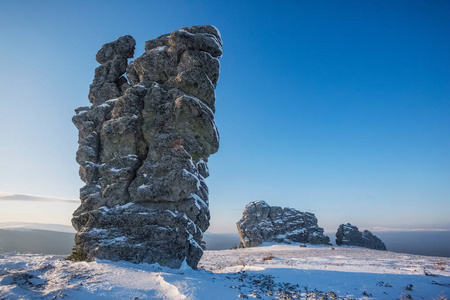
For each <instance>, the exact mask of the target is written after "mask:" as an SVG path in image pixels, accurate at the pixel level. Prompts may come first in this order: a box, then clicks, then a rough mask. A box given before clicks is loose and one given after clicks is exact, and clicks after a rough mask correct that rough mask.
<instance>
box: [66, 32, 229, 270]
mask: <svg viewBox="0 0 450 300" xmlns="http://www.w3.org/2000/svg"><path fill="white" fill-rule="evenodd" d="M135 44H136V42H135V40H134V39H133V38H132V37H131V36H123V37H120V38H119V39H117V40H116V41H114V42H111V43H108V44H105V45H103V47H102V49H101V50H100V51H99V52H98V53H97V56H96V59H97V61H98V62H99V63H100V64H101V65H100V66H99V67H98V68H97V69H96V70H95V76H94V80H93V83H92V84H91V86H90V91H89V100H90V102H91V103H92V106H90V107H80V108H78V109H76V110H75V112H76V115H75V116H74V117H73V118H72V121H73V123H74V124H75V126H76V127H77V128H78V130H79V148H78V151H77V156H76V159H77V162H78V163H79V164H80V171H79V174H80V177H81V179H82V180H83V181H84V182H85V183H86V185H85V186H84V187H83V188H81V190H80V199H81V205H80V207H79V208H78V209H77V210H76V211H75V212H74V214H73V219H72V224H73V226H74V227H75V229H76V230H77V231H78V232H77V235H76V238H75V243H76V247H75V250H74V255H73V258H77V259H81V260H83V259H86V260H92V259H94V258H100V259H109V260H113V261H117V260H126V261H131V262H135V263H140V262H146V263H159V264H161V265H164V266H169V267H173V268H179V267H180V266H181V265H182V263H183V262H186V263H187V264H188V265H189V266H191V267H192V268H196V267H197V263H198V261H199V260H200V258H201V256H202V253H203V251H202V249H201V247H200V246H199V244H200V242H201V240H202V236H203V232H204V231H205V230H206V229H207V228H208V227H209V219H210V212H209V200H208V187H207V186H206V183H205V178H206V177H208V176H209V171H208V167H207V162H208V157H209V156H210V155H211V154H214V153H215V152H217V150H218V148H219V134H218V132H217V128H216V125H215V122H214V111H215V107H214V104H215V91H214V90H215V87H216V84H217V81H218V78H219V57H220V56H221V55H222V40H221V37H220V33H219V31H218V30H217V29H216V28H215V27H214V26H208V25H204V26H192V27H188V28H182V29H180V30H175V31H173V32H172V33H171V34H166V35H163V36H160V37H159V38H157V39H154V40H151V41H147V42H146V44H145V50H146V51H145V53H144V54H143V55H142V56H140V57H138V58H136V59H135V60H134V61H132V62H130V63H129V64H128V59H129V58H132V57H133V55H134V48H135ZM125 72H126V76H125V75H124V74H125Z"/></svg>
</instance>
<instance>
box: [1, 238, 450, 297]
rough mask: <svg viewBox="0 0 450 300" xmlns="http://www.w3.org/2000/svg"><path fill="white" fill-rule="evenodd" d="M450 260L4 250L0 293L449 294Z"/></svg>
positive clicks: (259, 252) (280, 250)
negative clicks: (127, 256)
mask: <svg viewBox="0 0 450 300" xmlns="http://www.w3.org/2000/svg"><path fill="white" fill-rule="evenodd" d="M449 263H450V258H443V257H430V256H418V255H409V254H399V253H393V252H388V251H377V250H371V249H365V248H357V247H336V248H335V250H332V249H331V247H329V246H317V245H307V247H306V248H301V247H299V244H296V245H294V244H292V245H268V244H267V245H265V246H261V247H252V248H244V249H236V250H221V251H205V254H204V255H203V257H202V259H201V261H200V263H199V270H192V269H191V268H190V267H188V266H187V265H186V264H183V265H182V267H181V268H180V269H170V268H167V267H161V266H159V265H158V264H153V265H149V264H132V263H129V262H123V261H120V262H111V261H107V260H97V261H94V262H76V263H73V262H69V261H64V260H61V257H60V256H41V255H14V254H0V299H11V300H14V299H56V298H63V299H80V300H81V299H83V300H89V299H193V300H203V299H205V300H209V299H238V298H247V297H248V298H250V299H252V298H258V299H296V298H297V299H446V298H445V297H448V295H449V292H450V271H449V269H448V267H449ZM325 295H326V296H327V297H328V298H324V296H325ZM402 297H403V298H402Z"/></svg>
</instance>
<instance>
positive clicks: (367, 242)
mask: <svg viewBox="0 0 450 300" xmlns="http://www.w3.org/2000/svg"><path fill="white" fill-rule="evenodd" d="M336 245H338V246H341V245H347V246H358V247H364V248H369V249H375V250H386V245H385V244H384V243H383V242H382V241H381V240H380V239H379V238H378V237H376V236H375V235H373V234H372V233H371V232H370V231H369V230H364V231H363V232H361V231H359V230H358V227H356V226H354V225H352V224H350V223H347V224H341V225H339V228H338V230H337V232H336Z"/></svg>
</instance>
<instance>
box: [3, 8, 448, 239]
mask: <svg viewBox="0 0 450 300" xmlns="http://www.w3.org/2000/svg"><path fill="white" fill-rule="evenodd" d="M449 15H450V2H448V1H371V2H369V1H345V2H340V1H339V2H337V1H277V2H275V1H158V2H157V1H127V2H124V1H78V2H68V1H40V2H36V1H20V2H17V1H16V2H13V1H8V2H4V3H2V4H0V37H1V42H0V54H1V55H0V65H1V66H2V71H3V72H1V74H0V82H1V83H0V87H1V90H0V92H1V98H0V111H1V112H2V118H0V170H1V171H0V192H9V193H17V194H29V195H44V196H49V197H62V198H77V197H78V190H79V188H80V187H81V186H82V185H83V183H82V182H81V180H80V179H79V178H78V165H77V164H76V162H75V152H76V149H77V131H76V128H75V126H73V124H72V123H71V117H72V115H73V114H74V112H73V109H75V108H76V107H79V106H86V105H89V101H88V99H87V94H88V89H89V84H90V83H91V82H92V79H93V75H94V69H95V68H96V67H97V66H98V64H97V62H96V61H95V54H96V52H97V51H98V50H99V49H100V48H101V46H102V45H103V44H104V43H107V42H110V41H113V40H115V39H117V38H118V37H119V36H122V35H125V34H130V35H132V36H133V37H134V38H135V39H136V41H137V46H136V52H135V53H136V54H135V57H137V56H140V55H141V54H142V53H143V52H144V42H145V41H146V40H149V39H153V38H156V37H158V36H159V35H161V34H164V33H168V32H171V31H173V30H175V29H178V28H180V27H185V26H190V25H199V24H212V25H215V26H216V27H218V28H219V30H220V31H221V33H222V38H223V42H224V55H223V58H222V59H221V74H220V79H219V84H218V87H217V90H216V98H217V100H216V122H217V126H218V128H219V132H220V135H221V148H220V149H219V152H218V153H217V154H215V155H214V156H212V157H211V158H210V171H211V176H210V178H209V179H208V184H209V187H210V198H211V200H210V202H211V212H212V220H211V223H212V225H211V231H213V232H235V222H236V221H237V220H238V219H239V218H240V216H241V213H242V210H243V208H244V207H245V205H246V204H247V203H248V202H251V201H254V200H262V199H263V200H266V201H267V202H268V203H269V204H271V205H279V206H289V207H295V208H297V209H299V210H302V211H311V212H313V213H315V214H316V216H317V217H318V218H319V225H321V226H323V227H325V228H326V229H328V230H336V228H337V227H338V225H339V224H341V223H345V222H351V223H354V224H355V225H357V226H359V227H363V228H364V227H367V228H371V227H380V226H381V227H389V228H403V229H410V228H447V229H450V221H449V218H448V216H449V215H450V156H449V153H450V117H449V116H450V18H448V16H449ZM0 209H1V203H0ZM49 213H51V210H50V211H49ZM18 217H19V216H18ZM68 220H70V216H68ZM0 222H1V220H0Z"/></svg>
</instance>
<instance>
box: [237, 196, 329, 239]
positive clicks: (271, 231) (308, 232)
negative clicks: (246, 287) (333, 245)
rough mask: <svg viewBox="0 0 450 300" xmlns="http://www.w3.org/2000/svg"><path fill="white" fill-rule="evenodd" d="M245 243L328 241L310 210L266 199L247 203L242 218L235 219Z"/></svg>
mask: <svg viewBox="0 0 450 300" xmlns="http://www.w3.org/2000/svg"><path fill="white" fill-rule="evenodd" d="M236 225H237V229H238V232H239V236H240V238H241V243H242V244H243V246H244V247H255V246H258V245H260V244H261V243H263V242H278V243H287V244H290V243H292V242H296V243H310V244H328V243H329V242H330V238H329V237H327V236H324V235H323V228H321V227H319V226H318V224H317V218H316V217H315V216H314V214H312V213H309V212H301V211H298V210H296V209H293V208H288V207H285V208H281V207H279V206H270V205H268V204H267V203H266V202H265V201H255V202H251V203H249V204H248V205H247V206H246V207H245V210H244V213H243V216H242V219H241V220H239V222H237V223H236Z"/></svg>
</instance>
